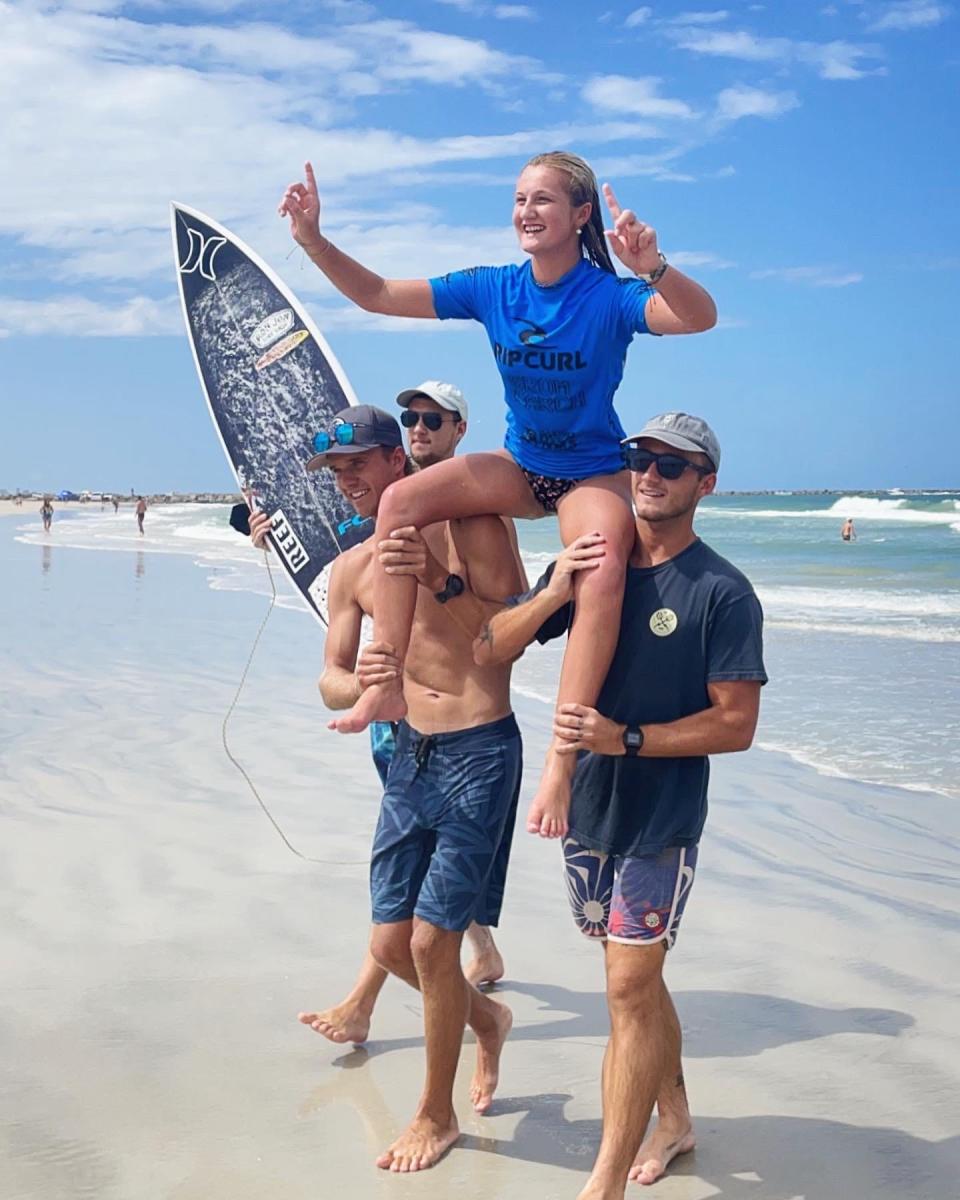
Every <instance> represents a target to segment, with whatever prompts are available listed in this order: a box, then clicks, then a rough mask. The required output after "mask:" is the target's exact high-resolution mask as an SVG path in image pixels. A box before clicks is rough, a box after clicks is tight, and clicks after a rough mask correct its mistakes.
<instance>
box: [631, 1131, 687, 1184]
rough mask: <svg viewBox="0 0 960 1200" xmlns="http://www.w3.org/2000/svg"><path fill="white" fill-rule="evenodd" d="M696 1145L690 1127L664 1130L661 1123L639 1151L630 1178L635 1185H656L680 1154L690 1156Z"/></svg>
mask: <svg viewBox="0 0 960 1200" xmlns="http://www.w3.org/2000/svg"><path fill="white" fill-rule="evenodd" d="M695 1145H696V1140H695V1138H694V1136H693V1129H692V1128H691V1127H690V1126H689V1125H688V1126H687V1128H686V1129H685V1130H677V1129H669V1128H664V1126H663V1124H662V1123H660V1124H658V1125H657V1127H656V1129H655V1130H654V1131H653V1133H651V1134H650V1136H649V1137H648V1138H646V1140H645V1141H644V1143H643V1145H642V1146H641V1147H640V1149H639V1150H638V1151H637V1157H636V1159H635V1160H634V1163H633V1166H632V1167H631V1168H630V1174H629V1176H628V1178H630V1179H631V1180H632V1181H633V1182H634V1183H643V1184H647V1185H649V1184H651V1183H656V1182H657V1180H658V1179H660V1178H661V1177H662V1176H663V1175H664V1174H665V1172H666V1170H667V1167H668V1166H669V1165H670V1163H671V1162H673V1160H674V1159H675V1158H676V1157H677V1155H678V1154H689V1153H690V1151H691V1150H692V1149H693V1148H694V1146H695Z"/></svg>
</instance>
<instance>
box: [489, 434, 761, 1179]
mask: <svg viewBox="0 0 960 1200" xmlns="http://www.w3.org/2000/svg"><path fill="white" fill-rule="evenodd" d="M624 445H625V446H626V448H627V449H626V458H627V465H628V466H629V467H630V470H631V472H632V474H631V481H632V491H633V500H634V505H635V509H636V521H635V532H636V537H635V541H634V546H633V551H632V553H631V555H630V561H629V568H628V571H627V577H626V590H625V594H624V602H623V613H622V617H621V621H620V628H619V640H618V642H617V650H616V654H615V656H614V660H613V664H612V666H611V668H610V671H609V673H608V675H607V678H606V680H605V681H604V684H603V687H602V689H601V691H600V696H599V698H598V700H597V706H596V708H594V707H591V706H588V705H583V704H565V705H562V706H561V708H560V710H559V711H558V713H557V715H556V719H555V723H554V733H555V735H556V737H557V738H558V739H559V740H560V742H561V748H560V751H559V753H561V754H563V755H565V756H569V757H570V759H571V760H574V761H576V762H577V767H576V775H575V779H574V784H573V798H572V805H571V810H570V831H569V836H568V837H567V838H566V839H565V840H564V842H563V856H564V864H565V868H566V883H567V893H568V897H569V900H570V904H571V907H572V909H573V916H574V920H575V922H576V924H577V926H578V928H579V929H580V931H581V932H582V933H583V934H585V935H586V936H587V937H588V938H590V939H593V940H597V941H599V942H600V943H601V944H602V945H603V949H604V957H605V967H606V982H607V1004H608V1008H609V1012H610V1025H611V1035H610V1040H609V1042H608V1044H607V1049H606V1054H605V1056H604V1063H603V1088H602V1092H603V1135H602V1140H601V1144H600V1150H599V1153H598V1155H597V1159H596V1161H595V1163H594V1166H593V1170H592V1173H591V1175H590V1178H589V1180H588V1181H587V1184H586V1186H585V1187H584V1189H583V1190H582V1191H581V1193H580V1197H579V1200H622V1197H623V1195H624V1189H625V1187H626V1184H627V1182H628V1179H632V1180H635V1181H636V1182H638V1183H642V1184H651V1183H654V1182H655V1181H656V1180H657V1179H659V1178H660V1177H661V1176H662V1175H663V1174H664V1172H665V1171H666V1169H667V1166H668V1164H669V1163H670V1161H671V1160H672V1159H673V1158H674V1157H676V1156H677V1155H678V1154H683V1153H686V1152H687V1151H689V1150H692V1149H693V1146H694V1135H693V1126H692V1123H691V1118H690V1109H689V1107H688V1103H687V1094H686V1089H685V1087H684V1080H683V1067H682V1063H681V1057H680V1051H681V1031H680V1023H679V1021H678V1019H677V1014H676V1010H675V1009H674V1006H673V1001H672V1000H671V998H670V994H669V992H668V991H667V987H666V984H665V982H664V980H663V965H664V960H665V958H666V953H667V950H669V949H670V948H671V947H672V946H673V944H674V941H675V939H676V936H677V930H678V927H679V924H680V920H681V917H682V916H683V912H684V908H685V906H686V903H687V900H688V898H689V895H690V889H691V886H692V884H693V877H694V871H695V869H696V863H697V846H698V843H699V841H700V835H701V832H702V830H703V826H704V821H705V819H706V814H707V780H708V776H709V761H708V757H707V756H708V755H711V754H723V753H729V752H732V751H739V750H746V749H747V748H748V747H749V746H750V744H751V742H752V740H753V735H754V731H755V729H756V724H757V717H758V713H759V706H760V689H761V686H762V685H763V684H764V683H765V682H766V679H767V676H766V672H765V670H764V665H763V645H762V626H763V614H762V612H761V609H760V604H759V601H758V600H757V598H756V595H755V594H754V591H753V588H752V587H751V585H750V582H749V580H747V579H746V577H745V576H744V575H742V574H741V572H740V571H738V570H737V569H736V567H734V566H733V565H732V564H731V563H729V562H727V561H726V560H725V559H723V558H721V557H720V555H719V554H716V553H715V552H714V551H713V550H711V549H710V548H709V547H708V546H707V545H705V544H704V543H703V542H701V541H700V539H699V538H698V537H697V536H696V534H695V533H694V530H693V521H694V515H695V512H696V508H697V505H698V503H699V502H700V500H701V499H702V498H703V497H704V496H707V495H709V494H710V493H711V492H712V491H713V489H714V487H715V485H716V472H717V469H718V467H719V466H720V446H719V443H718V442H717V439H716V436H715V435H714V433H713V431H712V430H711V429H710V427H709V426H708V425H707V423H706V422H705V421H704V420H702V419H701V418H699V417H694V416H689V415H687V414H686V413H664V414H662V415H661V416H658V417H654V418H653V419H652V420H650V421H648V422H647V424H646V426H645V427H644V428H643V429H642V430H641V431H640V432H639V433H637V434H634V435H633V436H632V437H629V438H627V439H625V442H624ZM591 544H594V545H595V544H596V539H591V538H584V539H581V546H582V547H583V549H584V550H585V549H586V547H588V546H589V545H591ZM574 548H576V547H574ZM568 553H569V552H568ZM582 569H588V567H587V566H585V565H583V564H582ZM571 598H572V588H571V586H570V575H569V571H562V570H560V569H559V568H549V569H548V570H547V572H546V573H545V574H544V575H543V577H542V578H541V579H540V580H539V581H538V582H537V584H536V585H535V586H534V588H533V589H532V591H531V592H529V593H527V595H526V596H523V597H519V602H518V603H517V604H516V605H515V606H512V607H508V608H507V609H505V610H504V611H502V612H501V613H499V614H498V615H497V616H495V617H494V618H493V619H492V620H491V621H490V622H489V623H488V625H487V627H486V628H485V629H484V631H483V633H482V634H481V636H480V638H479V639H478V640H477V644H476V657H477V659H478V661H480V662H498V661H506V662H509V661H513V660H514V659H515V658H516V656H517V655H518V654H519V653H521V652H522V650H523V647H524V646H525V645H527V644H528V643H529V642H531V641H533V640H534V638H536V639H537V640H539V641H541V642H545V641H547V640H549V639H550V638H553V637H558V636H561V635H562V634H563V633H564V632H565V631H566V630H567V629H568V628H569V625H570V621H571V607H572V604H571ZM654 1103H656V1105H657V1109H658V1116H659V1120H658V1123H657V1125H656V1128H655V1129H654V1130H653V1131H652V1132H651V1133H650V1134H649V1135H647V1136H646V1137H645V1134H646V1129H647V1124H648V1122H649V1120H650V1117H651V1114H652V1112H653V1106H654Z"/></svg>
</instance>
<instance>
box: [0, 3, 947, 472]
mask: <svg viewBox="0 0 960 1200" xmlns="http://www.w3.org/2000/svg"><path fill="white" fill-rule="evenodd" d="M0 28H2V30H3V38H2V43H0V97H2V101H0V103H2V111H3V112H4V120H3V122H2V123H0V162H2V163H3V165H4V179H5V182H4V185H3V187H2V188H0V255H2V263H3V271H2V274H0V406H2V411H3V417H4V422H3V423H4V429H5V433H6V436H5V437H4V438H3V439H2V443H0V487H7V488H13V487H28V488H60V487H64V486H69V487H74V488H78V489H79V488H83V487H88V488H92V489H97V488H110V489H114V488H116V489H122V490H127V489H129V488H131V487H133V488H136V489H137V490H142V491H155V490H157V491H159V490H166V489H177V490H179V489H207V488H210V489H218V488H226V487H229V486H231V482H232V480H231V476H230V474H229V472H228V469H227V467H226V464H225V462H224V460H223V457H222V451H221V449H220V446H219V443H218V442H217V439H216V437H215V435H214V432H213V429H212V427H211V426H210V423H209V419H208V417H207V413H206V408H205V404H204V401H203V397H202V394H201V391H200V387H199V383H198V381H197V378H196V374H195V371H194V367H193V363H192V359H191V357H190V353H189V349H188V346H187V342H186V338H185V336H184V333H183V327H182V320H181V316H180V312H179V306H178V302H177V298H176V282H175V276H174V271H173V264H172V255H171V249H170V234H169V228H168V220H169V217H168V203H169V201H170V200H171V199H176V200H179V201H181V202H183V203H185V204H188V205H191V206H193V207H196V208H199V209H201V210H203V211H206V212H208V213H209V214H210V215H211V216H212V217H214V218H215V219H216V220H218V221H220V222H221V223H223V224H225V225H227V226H228V227H230V228H231V229H233V230H234V231H235V232H236V233H237V234H238V235H239V236H240V237H242V238H243V239H244V240H245V241H247V242H248V243H249V244H250V245H251V246H253V247H254V248H255V249H256V250H257V251H258V253H260V254H261V256H262V257H264V258H265V259H266V260H267V261H268V262H270V263H271V265H272V266H274V268H275V269H277V270H278V271H279V272H280V273H281V275H283V277H284V278H285V279H286V281H287V282H288V283H289V285H290V286H291V287H292V288H293V289H294V291H295V292H297V294H298V295H299V296H300V297H301V299H303V300H304V301H305V302H306V303H307V304H308V306H309V307H310V309H311V311H312V313H313V315H314V317H315V319H316V320H317V323H318V324H319V325H320V327H321V329H323V330H324V332H325V333H326V334H327V336H328V340H329V341H330V342H331V344H332V346H333V348H334V350H335V352H336V353H337V355H338V357H339V358H340V360H341V362H342V364H343V366H344V367H345V369H346V371H347V373H348V375H349V376H350V378H351V380H352V382H353V385H354V387H355V389H356V391H357V393H358V395H359V396H360V397H361V399H363V400H366V401H370V402H373V403H380V404H382V405H384V406H387V407H389V406H390V405H391V404H392V398H393V396H394V395H395V394H396V392H397V391H399V390H400V389H401V388H402V387H407V386H411V385H414V384H416V383H418V382H419V381H420V380H421V379H423V378H426V377H439V378H448V379H452V380H454V381H456V382H458V383H459V384H460V385H461V386H462V387H463V389H464V391H465V393H466V394H467V396H468V399H469V400H470V402H471V405H472V412H473V420H472V422H471V432H470V435H469V441H468V448H471V449H485V448H489V447H493V446H496V445H499V444H500V440H501V437H502V428H503V406H502V398H501V392H500V388H499V381H498V376H497V374H496V371H495V369H494V366H493V362H492V358H491V355H490V351H489V349H488V346H487V343H486V338H485V335H484V333H483V331H482V329H481V328H480V327H479V326H472V325H466V324H460V323H456V322H445V323H442V324H441V323H439V322H428V323H421V322H397V321H388V320H384V319H382V318H373V317H368V316H366V315H365V314H362V313H360V312H358V311H357V310H354V309H350V308H349V307H348V306H346V305H345V304H344V302H343V301H342V300H341V299H340V298H339V297H338V296H337V295H336V294H335V293H333V292H331V290H330V289H329V287H327V285H326V284H325V283H324V281H323V278H322V277H321V276H320V274H319V272H318V271H316V269H315V268H313V267H312V266H311V265H310V264H309V263H308V262H307V263H305V262H304V261H303V259H302V256H301V255H300V253H299V252H296V253H294V254H292V255H291V254H290V247H291V245H292V243H291V242H290V240H289V236H288V234H287V231H286V227H285V225H284V223H283V222H281V221H280V220H279V218H278V217H277V216H276V204H277V200H278V198H279V196H280V194H281V192H282V191H283V188H284V186H285V185H286V184H287V183H288V182H289V181H290V180H293V179H297V178H299V177H300V174H301V170H302V163H303V160H304V159H305V158H311V159H312V161H313V162H314V164H315V166H316V168H317V172H318V176H319V178H320V186H321V195H322V199H323V203H324V213H325V222H324V227H325V230H326V232H328V233H329V234H330V236H331V237H332V238H333V239H334V240H335V241H337V243H338V244H339V245H341V246H342V247H343V248H344V249H346V250H347V251H348V252H350V253H353V254H354V255H355V256H356V257H358V258H359V259H360V260H361V261H363V262H365V263H367V264H368V265H369V266H371V267H374V268H375V269H377V270H379V271H381V272H382V273H383V274H386V275H393V276H426V275H432V274H436V273H439V272H442V271H445V270H449V269H453V268H456V267H462V266H470V265H473V264H475V263H492V262H503V261H508V260H510V259H513V258H516V257H517V255H518V252H517V249H516V245H515V241H514V237H513V234H512V231H511V228H510V206H511V201H512V191H513V185H514V181H515V178H516V175H517V172H518V170H519V168H520V167H521V166H522V164H523V162H524V161H525V159H526V158H527V157H529V156H530V155H531V154H534V153H536V152H537V151H540V150H546V149H554V148H560V147H563V148H569V149H573V150H576V151H578V152H579V153H581V154H583V155H584V156H585V157H587V158H588V159H589V160H590V161H591V163H592V164H593V165H594V166H595V168H596V170H597V173H598V174H599V175H600V177H601V179H605V180H609V181H610V182H611V183H613V185H614V186H615V188H616V190H617V192H618V194H619V195H620V198H621V200H622V201H623V202H624V204H627V205H629V206H631V207H632V208H634V209H635V210H636V211H637V212H638V214H639V215H640V216H641V217H642V218H643V219H644V220H646V221H647V222H649V223H650V224H652V225H654V226H655V227H656V228H657V230H658V231H659V235H660V242H661V246H662V248H663V249H664V251H665V252H666V254H667V256H668V257H669V258H671V259H672V260H673V261H674V262H676V263H677V264H679V265H683V266H684V268H685V269H686V270H688V271H689V272H690V273H691V274H693V275H694V276H695V277H696V278H698V279H699V280H700V281H701V282H702V283H703V284H704V285H705V286H706V287H707V288H709V290H710V291H711V292H712V293H713V295H714V297H715V298H716V300H717V303H718V307H719V310H720V323H719V326H718V328H717V329H716V330H714V331H713V332H711V333H709V334H707V335H701V336H697V337H691V338H663V339H656V340H654V339H637V340H636V341H635V342H634V345H633V347H632V348H631V351H630V357H629V360H628V367H627V372H626V374H625V377H624V382H623V384H622V386H621V388H620V392H619V395H618V403H617V407H618V410H619V412H620V414H621V417H622V419H623V421H624V424H625V425H626V426H627V428H628V429H631V428H633V427H635V426H637V425H639V424H640V423H641V422H642V421H643V419H644V418H645V417H646V416H648V415H649V414H651V413H652V412H655V411H661V410H664V409H669V408H683V409H687V410H688V411H693V412H698V413H701V414H703V415H705V416H707V417H708V419H709V420H710V421H711V422H712V423H713V424H714V425H715V427H716V429H717V430H718V432H719V434H720V436H721V441H722V443H723V447H724V455H725V469H724V472H723V476H722V478H721V486H722V487H727V488H786V487H850V488H867V487H871V486H874V487H888V486H900V487H924V486H942V485H956V484H957V475H958V471H957V466H956V463H957V459H958V453H957V443H958V440H960V438H958V435H960V405H958V395H957V392H958V384H957V357H958V356H957V352H956V346H957V334H956V330H955V325H956V314H957V308H958V304H957V300H958V281H960V244H958V243H960V238H958V222H957V219H956V213H957V211H958V210H960V196H958V182H957V181H958V175H957V170H956V162H957V152H958V145H957V143H958V138H957V127H958V117H960V112H958V109H960V104H958V98H957V97H958V87H957V84H958V77H960V37H958V30H960V21H958V13H957V12H956V11H955V10H954V9H953V8H952V6H950V5H948V4H939V3H926V2H925V0H896V2H893V0H858V2H853V0H834V2H833V3H823V4H820V3H816V2H812V3H801V2H799V0H797V2H794V3H769V4H744V3H736V4H729V5H725V6H723V7H720V6H717V7H704V8H702V9H697V10H696V11H694V10H693V9H692V8H690V7H685V6H683V5H681V4H673V5H668V4H651V5H649V6H636V5H632V4H629V3H628V4H624V5H610V6H607V5H605V4H604V3H603V2H602V0H601V2H600V3H598V4H587V3H584V2H583V0H580V2H578V3H572V2H570V0H550V2H549V3H547V0H534V2H532V3H529V4H496V3H488V2H487V0H419V2H417V0H412V2H406V3H403V4H399V3H372V2H371V3H365V2H353V0H336V2H330V3H319V2H316V0H312V2H311V3H309V4H306V3H301V2H300V0H292V2H291V3H286V4H284V5H263V4H257V3H242V2H241V3H232V2H231V0H207V2H206V3H199V4H192V5H183V6H180V5H177V4H170V3H162V4H161V3H158V2H156V3H155V2H147V3H143V4H125V3H121V2H115V3H111V2H110V0H75V2H74V3H65V4H48V3H31V2H18V3H9V2H8V0H0Z"/></svg>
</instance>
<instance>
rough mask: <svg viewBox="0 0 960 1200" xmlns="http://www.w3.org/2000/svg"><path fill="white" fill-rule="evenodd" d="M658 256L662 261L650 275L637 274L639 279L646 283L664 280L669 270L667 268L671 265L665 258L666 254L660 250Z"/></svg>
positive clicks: (638, 272) (639, 272) (640, 272)
mask: <svg viewBox="0 0 960 1200" xmlns="http://www.w3.org/2000/svg"><path fill="white" fill-rule="evenodd" d="M657 256H658V258H659V259H660V262H659V263H658V265H657V266H656V267H655V268H654V269H653V270H652V271H651V272H650V274H649V275H644V274H643V272H642V271H637V272H636V275H637V278H638V279H642V280H643V282H644V283H658V282H659V281H660V280H661V279H662V278H663V276H664V274H665V272H666V270H667V267H669V266H670V264H669V263H668V262H667V260H666V258H665V256H664V253H663V251H662V250H659V251H658V252H657Z"/></svg>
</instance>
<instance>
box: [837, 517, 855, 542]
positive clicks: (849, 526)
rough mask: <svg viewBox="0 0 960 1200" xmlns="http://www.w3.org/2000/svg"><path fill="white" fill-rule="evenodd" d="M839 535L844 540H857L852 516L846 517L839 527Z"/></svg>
mask: <svg viewBox="0 0 960 1200" xmlns="http://www.w3.org/2000/svg"><path fill="white" fill-rule="evenodd" d="M840 536H841V537H842V538H843V540H844V541H845V542H855V541H856V540H857V531H856V530H855V529H854V527H853V517H847V519H846V520H845V521H844V523H843V526H842V528H841V529H840Z"/></svg>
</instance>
